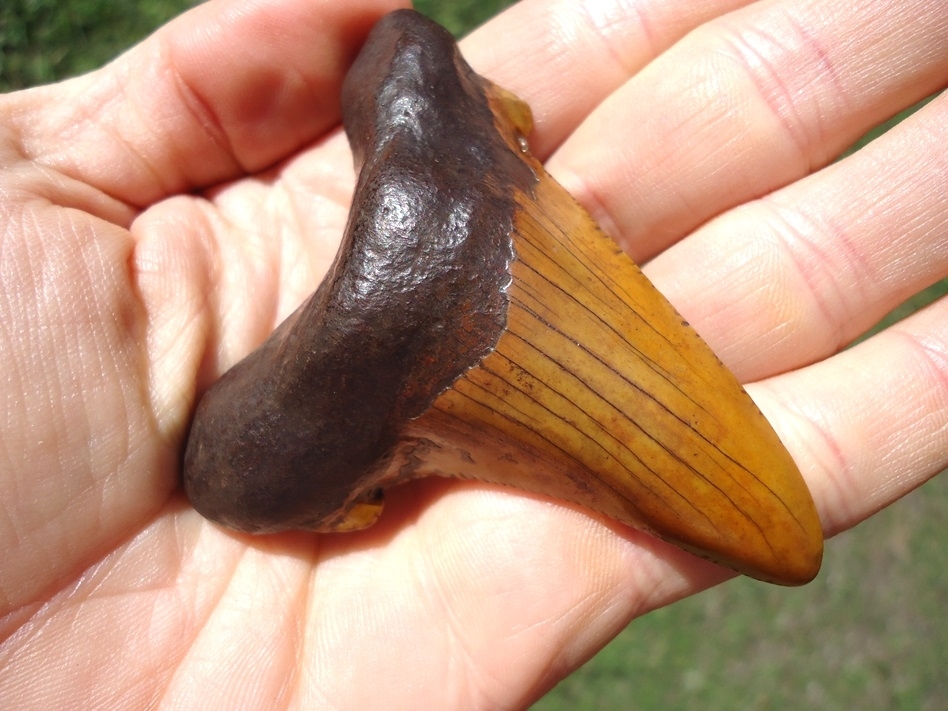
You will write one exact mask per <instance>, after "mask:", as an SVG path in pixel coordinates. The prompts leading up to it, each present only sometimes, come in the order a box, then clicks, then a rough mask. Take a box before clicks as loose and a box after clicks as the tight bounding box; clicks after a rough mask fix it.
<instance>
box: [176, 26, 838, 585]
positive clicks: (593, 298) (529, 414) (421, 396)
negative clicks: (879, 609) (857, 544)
mask: <svg viewBox="0 0 948 711" xmlns="http://www.w3.org/2000/svg"><path fill="white" fill-rule="evenodd" d="M343 114H344V121H345V125H346V131H347V134H348V136H349V139H350V142H351V143H352V146H353V152H354V154H355V158H356V164H357V166H358V167H359V170H360V174H359V179H358V184H357V187H356V193H355V196H354V199H353V207H352V211H351V213H350V218H349V224H348V226H347V228H346V232H345V235H344V238H343V242H342V244H341V246H340V250H339V254H338V255H337V258H336V261H335V263H334V264H333V266H332V268H331V269H330V272H329V275H328V276H327V278H326V280H325V282H324V283H323V284H322V285H321V286H320V287H319V289H318V290H317V291H316V293H315V294H314V295H313V296H312V297H311V298H310V299H309V300H308V301H307V302H306V303H304V304H303V306H301V307H300V309H299V310H297V312H296V313H294V314H293V315H292V316H291V317H290V318H289V319H288V320H287V321H286V322H285V323H284V324H282V325H281V326H280V327H279V328H278V329H277V330H276V331H275V332H274V334H273V336H271V338H270V339H269V340H268V341H267V342H266V343H265V344H263V345H262V346H261V347H260V348H259V349H257V350H256V351H255V352H254V353H252V354H251V355H250V356H248V357H247V358H246V359H245V360H244V361H241V363H239V364H237V365H236V366H235V367H234V368H233V369H232V370H230V371H229V372H228V373H226V374H225V375H224V377H222V378H221V380H220V381H219V382H218V383H217V384H215V386H214V387H213V388H212V389H211V390H210V391H208V393H207V394H206V395H205V396H204V398H203V399H202V401H201V403H200V405H199V407H198V411H197V413H196V415H195V420H194V424H193V425H192V431H191V434H190V438H189V442H188V446H187V450H186V454H185V463H184V466H185V487H186V491H187V493H188V496H189V497H190V498H191V500H192V502H193V503H194V505H195V507H196V508H197V509H198V510H199V511H201V512H202V513H203V514H204V515H206V516H208V517H209V518H212V519H214V520H216V521H219V522H222V523H224V524H226V525H228V526H231V527H234V528H238V529H240V530H245V531H254V532H267V531H275V530H281V529H287V528H303V529H309V530H317V531H330V530H335V531H342V530H353V529H355V528H361V527H364V526H366V525H370V524H371V523H372V522H373V521H374V520H375V518H376V517H377V516H378V515H379V513H380V511H381V506H382V497H381V489H382V488H384V487H386V486H390V485H392V484H395V483H397V482H400V481H404V480H407V479H411V478H417V477H422V476H429V475H441V476H456V477H467V478H476V479H481V480H484V481H490V482H496V483H502V484H507V485H511V486H515V487H519V488H522V489H526V490H529V491H533V492H537V493H541V494H546V495H550V496H554V497H559V498H562V499H565V500H568V501H571V502H575V503H577V504H580V505H582V506H585V507H588V508H589V509H592V510H594V511H597V512H600V513H602V514H604V515H606V516H608V517H611V518H613V519H616V520H618V521H621V522H623V523H627V524H629V525H632V526H635V527H637V528H640V529H642V530H645V531H648V532H651V533H653V534H655V535H658V536H660V537H662V538H664V539H665V540H668V541H671V542H673V543H675V544H677V545H679V546H681V547H683V548H685V549H686V550H689V551H692V552H694V553H697V554H698V555H701V556H704V557H706V558H710V559H711V560H714V561H716V562H718V563H721V564H723V565H727V566H729V567H731V568H734V569H735V570H738V571H740V572H742V573H746V574H748V575H751V576H754V577H757V578H760V579H762V580H768V581H771V582H778V583H783V584H800V583H803V582H806V581H808V580H810V579H811V578H812V577H813V576H814V575H815V574H816V573H817V571H818V570H819V566H820V561H821V557H822V545H823V539H822V531H821V527H820V522H819V519H818V517H817V514H816V510H815V507H814V505H813V502H812V500H811V498H810V495H809V492H808V490H807V488H806V485H805V483H804V481H803V478H802V476H801V475H800V473H799V471H798V470H797V468H796V466H795V465H794V463H793V460H792V458H791V457H790V455H789V453H788V452H787V451H786V449H785V448H784V447H783V445H782V444H781V442H780V440H779V439H778V438H777V436H776V434H775V433H774V431H773V429H772V428H771V427H770V425H769V424H768V423H767V421H766V420H765V419H764V417H763V416H762V415H761V413H760V412H759V411H758V409H757V408H756V407H755V405H754V403H753V402H752V401H751V399H750V398H749V397H748V396H747V394H746V393H745V392H744V391H743V389H742V388H741V386H740V384H739V383H738V382H737V380H736V379H735V378H734V376H733V375H732V374H731V373H730V372H729V371H728V370H727V369H726V368H725V367H724V366H723V365H722V364H721V363H720V362H719V361H718V359H717V358H716V357H715V356H714V354H713V353H712V352H711V350H710V349H709V348H708V346H707V345H705V344H704V343H703V341H701V339H700V338H699V336H698V335H697V333H695V331H694V330H693V329H691V328H690V327H689V326H688V325H687V324H686V323H684V322H683V320H682V319H681V317H680V316H679V315H678V314H677V313H676V311H675V310H674V308H673V307H672V306H671V305H670V304H669V303H668V302H667V301H666V300H665V299H664V297H662V296H661V294H659V293H658V292H657V291H656V290H655V288H654V287H653V286H652V285H651V284H650V283H649V282H648V280H647V279H646V278H645V277H644V276H643V274H642V273H641V271H640V270H639V269H638V267H636V265H635V264H634V263H633V262H632V261H631V260H630V259H629V258H628V257H627V256H626V255H624V254H623V253H622V252H621V250H619V248H618V247H617V245H616V244H615V243H614V242H612V241H611V240H610V239H609V238H608V237H606V236H605V235H604V234H602V233H601V231H600V230H599V229H598V227H597V226H596V225H595V223H594V222H593V220H592V219H591V218H590V217H589V215H588V214H587V213H586V212H585V211H584V210H583V209H582V208H581V207H580V206H579V205H578V204H577V203H576V202H575V200H573V199H572V198H571V197H570V196H569V195H568V194H567V193H566V191H565V190H564V189H563V188H562V187H560V186H559V185H558V184H557V183H556V182H555V181H554V180H553V179H552V178H551V177H550V176H549V175H548V174H547V173H546V172H545V171H544V170H543V168H542V166H541V165H540V164H539V162H537V161H536V160H535V159H534V158H533V157H532V156H531V155H530V154H529V152H528V150H527V148H526V140H525V136H526V135H527V134H529V131H530V128H531V118H530V111H529V108H528V107H527V106H526V104H524V103H523V102H521V101H519V100H518V99H517V98H516V97H514V96H513V95H511V94H510V93H509V92H506V91H505V90H503V89H501V88H499V87H497V86H495V85H493V84H491V83H490V82H488V81H486V80H484V79H482V78H481V77H478V76H477V75H476V74H474V72H473V71H472V70H471V69H470V67H468V65H467V64H466V63H465V62H464V60H463V59H462V58H461V56H460V54H459V53H458V51H457V48H456V46H455V44H454V41H453V39H452V38H451V37H450V35H449V34H448V33H447V32H446V31H444V30H443V29H442V28H440V27H438V26H437V25H435V24H434V23H431V22H430V21H428V20H426V19H424V18H422V17H421V16H420V15H417V14H416V13H413V12H411V11H399V12H396V13H393V14H391V15H389V16H387V17H386V18H383V20H381V21H380V22H379V24H378V25H377V26H376V28H375V29H374V30H373V31H372V34H371V35H370V37H369V39H368V40H367V42H366V45H365V47H364V48H363V50H362V53H361V54H360V55H359V57H358V59H357V60H356V63H355V64H354V65H353V68H352V69H351V71H350V73H349V75H348V77H347V79H346V83H345V86H344V89H343Z"/></svg>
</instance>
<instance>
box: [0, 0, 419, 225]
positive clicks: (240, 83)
mask: <svg viewBox="0 0 948 711" xmlns="http://www.w3.org/2000/svg"><path fill="white" fill-rule="evenodd" d="M402 4H405V3H403V2H400V1H399V0H356V1H354V2H345V3H339V2H332V1H331V0H317V1H316V2H307V1H304V0H265V1H264V2H260V1H259V0H212V1H211V2H208V3H206V4H204V5H201V6H199V7H197V8H195V9H193V10H191V11H190V12H188V13H186V14H184V15H182V16H181V17H179V18H178V19H177V20H175V21H174V22H172V23H171V24H169V25H168V26H166V27H164V28H163V29H161V30H159V31H158V32H157V33H155V35H153V36H152V37H150V38H149V39H147V40H146V41H145V42H143V43H142V44H141V45H139V46H137V47H135V48H134V49H132V50H131V51H130V52H128V53H127V54H125V55H123V56H122V57H120V58H119V59H118V60H116V61H115V62H113V63H112V64H110V65H108V66H106V67H104V68H103V69H101V70H99V71H97V72H94V73H92V74H90V75H87V76H85V77H80V78H78V79H75V80H73V81H70V82H66V83H64V84H62V85H54V86H51V87H44V88H42V89H39V90H35V91H30V92H23V93H21V94H15V95H12V97H8V99H7V102H8V103H7V104H6V109H5V113H6V115H7V117H8V120H9V121H11V122H12V123H13V125H14V129H15V130H16V131H17V132H18V133H19V134H20V136H21V143H22V145H23V146H24V149H25V154H26V155H25V156H24V157H25V158H26V159H27V160H30V159H34V160H37V161H39V162H41V163H44V164H46V165H48V166H51V167H53V168H55V169H56V170H57V171H59V172H61V173H63V174H65V175H67V176H68V177H70V178H74V179H78V180H80V181H82V182H87V183H89V184H91V185H94V186H95V187H97V188H98V189H99V190H101V191H103V192H105V193H107V194H109V195H112V196H113V197H116V198H117V199H119V200H122V201H124V202H126V203H129V204H131V205H135V206H144V205H147V204H150V203H152V202H154V201H156V200H158V199H160V198H162V197H165V196H167V195H172V194H175V193H179V192H182V191H188V190H192V189H195V188H202V187H205V186H208V185H210V184H214V183H217V182H219V181H223V180H226V179H230V178H235V177H238V176H240V175H243V174H245V173H252V172H255V171H258V170H260V169H262V168H264V167H266V166H268V165H270V164H272V163H274V162H275V161H278V160H280V159H281V158H283V157H285V156H286V155H287V154H289V153H291V152H292V151H294V150H296V149H298V148H300V147H301V146H303V145H305V144H306V143H308V142H310V141H312V140H313V139H314V138H316V137H317V136H319V135H320V134H322V133H323V132H324V131H326V130H327V128H329V127H331V126H334V125H335V124H337V123H338V121H339V92H340V86H341V83H342V79H343V76H344V73H345V70H346V68H347V66H348V65H349V63H350V62H351V60H352V58H353V57H354V55H355V53H356V52H357V51H358V49H359V46H360V45H361V42H362V40H363V39H364V37H365V35H366V33H367V32H368V30H369V29H370V28H371V26H372V24H373V23H374V21H375V20H376V19H377V18H378V17H379V16H380V15H381V14H383V13H384V12H386V11H388V10H391V9H394V8H395V7H396V6H399V5H402Z"/></svg>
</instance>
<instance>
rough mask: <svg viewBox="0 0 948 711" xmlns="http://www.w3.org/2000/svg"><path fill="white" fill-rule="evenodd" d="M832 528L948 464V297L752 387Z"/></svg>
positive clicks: (859, 518)
mask: <svg viewBox="0 0 948 711" xmlns="http://www.w3.org/2000/svg"><path fill="white" fill-rule="evenodd" d="M748 391H749V392H750V393H751V394H752V395H753V397H754V399H755V400H756V401H757V403H758V404H759V405H760V407H761V409H762V410H763V411H764V413H765V414H766V415H767V416H768V418H769V419H770V421H771V422H772V423H773V424H774V426H775V427H776V429H777V432H778V433H779V434H780V437H781V439H783V441H784V443H785V444H786V445H787V447H788V448H789V449H790V451H791V452H792V453H793V454H794V457H795V459H796V461H797V464H798V465H799V466H800V469H801V470H802V471H803V473H804V476H805V477H806V479H807V483H808V484H809V486H810V490H811V491H812V492H813V496H814V499H815V500H816V503H817V507H818V509H819V511H820V517H821V519H822V521H823V528H824V531H825V532H826V534H827V536H832V535H835V534H836V533H839V532H841V531H844V530H846V529H848V528H851V527H852V526H854V525H856V524H857V523H859V522H860V521H862V520H864V519H866V518H868V517H869V516H871V515H872V514H874V513H875V512H877V511H879V510H880V509H882V508H884V507H886V506H888V505H889V504H891V503H892V502H893V501H895V500H897V499H899V498H900V497H902V496H904V495H905V494H907V493H909V492H910V491H911V490H913V489H915V488H916V487H918V486H920V485H921V484H923V483H925V482H926V481H927V480H928V479H930V478H932V477H934V476H935V475H936V474H937V473H938V472H940V471H942V470H943V469H945V468H946V467H948V297H944V298H942V299H940V300H939V301H937V302H935V303H934V304H932V305H930V306H928V307H927V308H925V309H923V310H922V311H919V312H918V313H916V314H914V315H912V316H910V317H909V318H907V319H905V320H904V321H901V322H899V323H897V324H895V325H894V326H891V327H889V328H888V329H886V330H885V331H883V332H881V333H879V334H877V335H876V336H873V337H872V338H870V339H869V340H867V341H865V342H863V343H860V344H859V345H857V346H855V347H854V348H851V349H849V350H846V351H843V352H842V353H839V354H837V355H835V356H833V357H832V358H829V359H827V360H824V361H822V362H820V363H817V364H815V365H811V366H809V367H806V368H803V369H801V370H797V371H793V372H790V373H785V374H783V375H779V376H776V377H773V378H770V379H768V380H765V381H761V382H759V383H756V384H754V385H752V386H749V387H748Z"/></svg>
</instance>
